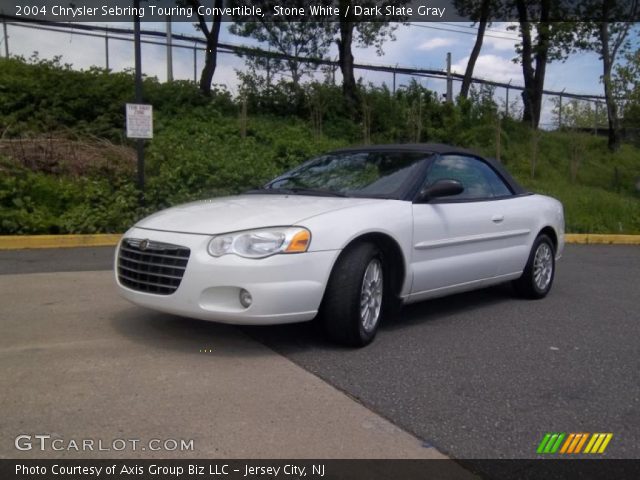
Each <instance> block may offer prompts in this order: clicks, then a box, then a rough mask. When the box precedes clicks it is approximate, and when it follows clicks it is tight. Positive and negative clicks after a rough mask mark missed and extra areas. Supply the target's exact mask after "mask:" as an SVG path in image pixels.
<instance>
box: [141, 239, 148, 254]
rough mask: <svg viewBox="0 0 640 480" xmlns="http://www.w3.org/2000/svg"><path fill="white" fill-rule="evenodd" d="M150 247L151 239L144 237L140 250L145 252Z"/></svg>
mask: <svg viewBox="0 0 640 480" xmlns="http://www.w3.org/2000/svg"><path fill="white" fill-rule="evenodd" d="M148 247H149V239H144V240H142V241H141V242H140V245H139V247H138V248H140V250H142V251H143V252H144V251H145V250H146V249H147V248H148Z"/></svg>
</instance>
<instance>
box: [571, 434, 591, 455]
mask: <svg viewBox="0 0 640 480" xmlns="http://www.w3.org/2000/svg"><path fill="white" fill-rule="evenodd" d="M587 438H589V434H588V433H583V434H582V439H581V440H580V443H578V445H577V446H576V449H575V451H574V452H573V453H580V451H581V450H582V446H583V445H584V442H586V441H587Z"/></svg>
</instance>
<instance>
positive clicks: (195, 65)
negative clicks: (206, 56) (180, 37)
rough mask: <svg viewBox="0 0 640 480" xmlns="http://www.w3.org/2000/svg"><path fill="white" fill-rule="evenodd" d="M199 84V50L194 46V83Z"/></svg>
mask: <svg viewBox="0 0 640 480" xmlns="http://www.w3.org/2000/svg"><path fill="white" fill-rule="evenodd" d="M197 82H198V48H197V44H195V43H194V44H193V83H197Z"/></svg>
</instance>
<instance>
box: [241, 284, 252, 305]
mask: <svg viewBox="0 0 640 480" xmlns="http://www.w3.org/2000/svg"><path fill="white" fill-rule="evenodd" d="M240 303H241V304H242V306H243V307H244V308H249V307H250V306H251V304H252V303H253V298H252V297H251V294H250V293H249V292H247V291H246V290H245V289H244V288H243V289H241V290H240Z"/></svg>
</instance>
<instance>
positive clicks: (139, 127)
mask: <svg viewBox="0 0 640 480" xmlns="http://www.w3.org/2000/svg"><path fill="white" fill-rule="evenodd" d="M127 137H128V138H153V106H152V105H143V104H140V103H127Z"/></svg>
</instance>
